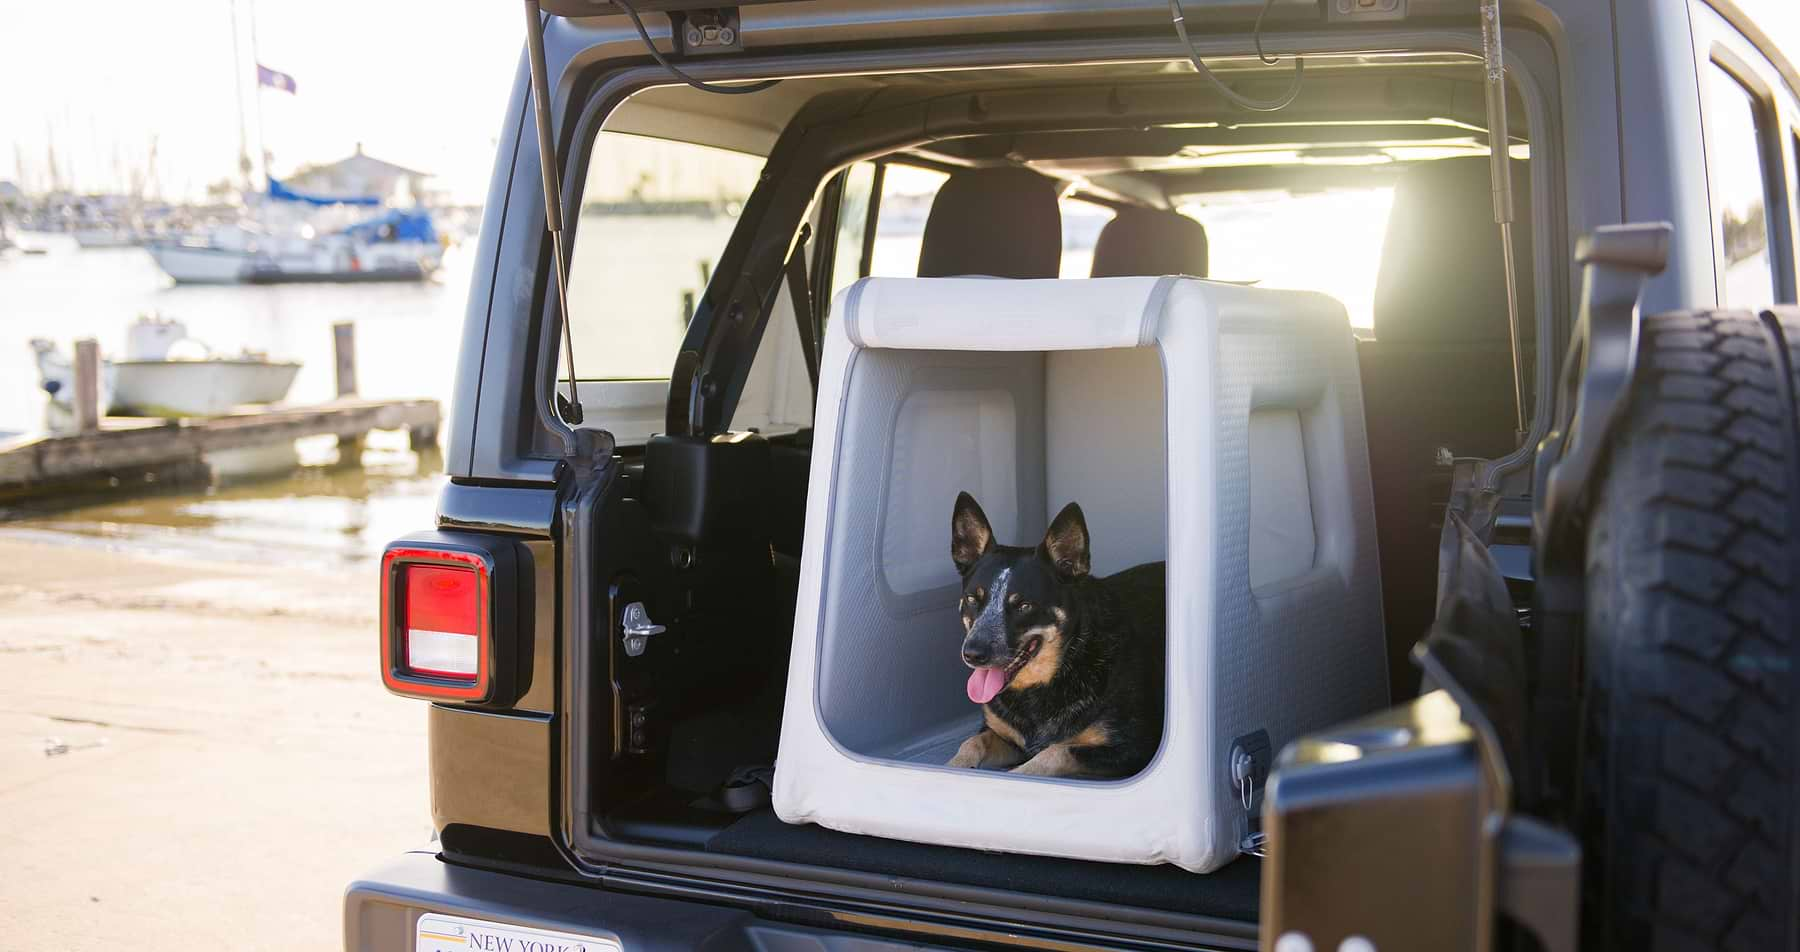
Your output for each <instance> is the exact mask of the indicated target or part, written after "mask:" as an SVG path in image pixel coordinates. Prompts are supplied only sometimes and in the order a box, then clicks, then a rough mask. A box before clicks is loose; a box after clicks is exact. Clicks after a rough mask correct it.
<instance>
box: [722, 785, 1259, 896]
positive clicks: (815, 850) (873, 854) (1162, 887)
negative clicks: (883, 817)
mask: <svg viewBox="0 0 1800 952" xmlns="http://www.w3.org/2000/svg"><path fill="white" fill-rule="evenodd" d="M706 849H707V851H708V852H712V853H725V854H730V855H734V856H750V857H755V858H758V859H770V860H780V861H783V862H789V863H804V864H806V865H810V866H827V867H833V868H837V869H854V870H862V871H866V872H872V873H880V874H882V875H885V876H892V877H894V878H897V879H915V880H927V881H936V882H950V883H960V884H963V885H968V886H980V887H985V888H989V889H1005V890H1011V891H1014V892H1023V893H1032V894H1036V895H1046V896H1063V897H1067V898H1070V899H1080V900H1084V901H1087V902H1103V903H1114V904H1118V905H1125V906H1139V907H1147V908H1152V909H1161V910H1165V911H1168V912H1179V913H1187V914H1191V915H1199V916H1213V917H1218V918H1222V919H1235V920H1239V921H1244V922H1254V921H1256V914H1257V901H1258V889H1259V886H1260V880H1261V875H1262V868H1261V864H1260V863H1259V862H1258V861H1257V860H1254V859H1249V858H1245V859H1240V860H1238V861H1237V862H1235V863H1232V864H1231V865H1229V866H1226V867H1225V868H1224V869H1221V870H1218V871H1216V872H1213V873H1208V874H1204V875H1202V874H1198V873H1190V872H1187V871H1186V870H1183V869H1180V868H1177V867H1174V866H1135V865H1129V864H1115V863H1091V862H1085V861H1081V860H1069V859H1056V858H1052V857H1046V856H1018V855H1012V854H1006V853H984V852H981V851H977V850H966V849H959V848H957V847H951V846H929V845H925V844H921V843H907V842H903V841H900V840H889V839H882V838H879V837H871V836H855V835H852V834H849V833H839V832H836V831H834V830H827V829H824V828H823V827H818V826H791V825H789V824H786V823H783V822H781V821H780V820H779V819H777V818H776V816H775V813H774V811H772V810H768V809H763V810H758V811H756V812H754V813H751V814H748V815H746V816H745V817H744V818H743V819H741V820H738V821H737V822H736V823H734V824H732V825H731V826H729V827H727V828H725V829H724V830H722V831H720V832H719V833H717V834H716V835H714V836H713V837H711V838H710V839H708V840H707V841H706Z"/></svg>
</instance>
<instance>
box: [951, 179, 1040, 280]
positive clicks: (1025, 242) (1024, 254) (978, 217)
mask: <svg viewBox="0 0 1800 952" xmlns="http://www.w3.org/2000/svg"><path fill="white" fill-rule="evenodd" d="M1061 265H1062V210H1061V209H1059V208H1058V207H1057V205H1056V186H1055V184H1053V183H1052V182H1051V181H1050V179H1048V178H1046V177H1044V176H1042V175H1039V174H1038V173H1036V172H1033V171H1031V170H1030V169H1023V168H1017V167H1013V166H1006V167H1001V168H981V169H960V170H958V171H956V172H955V173H953V174H951V176H950V177H949V178H948V179H946V180H945V181H944V184H943V185H942V186H940V187H939V188H938V193H937V197H936V198H934V199H932V201H931V214H930V215H929V216H927V217H926V219H925V236H924V238H923V239H921V243H920V246H919V277H921V278H948V277H956V276H958V275H976V274H979V275H986V276H988V277H995V278H1054V277H1056V275H1057V270H1058V268H1059V267H1060V266H1061Z"/></svg>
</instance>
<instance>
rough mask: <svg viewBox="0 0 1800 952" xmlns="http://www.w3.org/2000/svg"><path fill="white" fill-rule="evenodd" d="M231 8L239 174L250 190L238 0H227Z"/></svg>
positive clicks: (233, 82) (248, 148)
mask: <svg viewBox="0 0 1800 952" xmlns="http://www.w3.org/2000/svg"><path fill="white" fill-rule="evenodd" d="M225 6H226V7H227V8H228V9H230V10H231V91H232V92H234V93H236V94H237V119H238V175H240V176H242V177H243V179H244V190H245V191H249V190H250V133H249V132H248V131H246V127H245V125H244V44H243V43H242V42H241V41H240V40H239V39H238V19H237V0H225Z"/></svg>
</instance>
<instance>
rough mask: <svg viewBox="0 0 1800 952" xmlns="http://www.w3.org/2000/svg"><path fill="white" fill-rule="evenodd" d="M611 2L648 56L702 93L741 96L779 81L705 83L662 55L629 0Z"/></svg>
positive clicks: (759, 90)
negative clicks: (621, 13)
mask: <svg viewBox="0 0 1800 952" xmlns="http://www.w3.org/2000/svg"><path fill="white" fill-rule="evenodd" d="M613 3H615V4H617V5H618V7H619V9H621V10H624V11H625V15H626V16H628V17H630V18H631V25H632V26H635V27H637V32H638V36H639V37H640V38H642V39H643V41H644V48H645V49H647V50H649V51H650V58H651V59H654V60H656V62H657V63H658V64H660V65H661V66H662V68H663V69H666V70H668V71H669V72H670V73H671V74H673V75H674V76H675V78H676V79H679V80H681V81H682V82H684V83H687V84H688V85H689V86H692V87H694V88H695V89H698V90H700V91H701V92H703V93H718V94H720V95H722V96H742V95H744V94H745V93H760V92H762V91H763V90H765V89H768V88H769V87H770V86H773V85H775V84H776V83H779V82H781V80H779V79H765V80H763V81H762V82H760V83H751V84H749V85H747V86H720V85H718V84H717V83H707V82H702V81H700V80H698V79H695V78H694V77H692V76H689V75H688V74H686V73H684V72H682V71H681V70H680V69H678V68H677V67H676V66H675V64H674V63H671V62H669V61H668V60H667V59H666V58H664V57H663V55H662V53H661V52H659V51H658V50H657V48H656V44H655V43H654V42H652V41H651V39H650V31H649V30H646V29H644V20H643V18H642V17H640V16H638V12H637V9H636V8H634V7H633V6H632V5H631V3H630V2H629V0H613Z"/></svg>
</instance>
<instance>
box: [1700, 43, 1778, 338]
mask: <svg viewBox="0 0 1800 952" xmlns="http://www.w3.org/2000/svg"><path fill="white" fill-rule="evenodd" d="M1701 93H1702V96H1703V98H1704V104H1703V105H1704V110H1703V115H1704V118H1705V124H1706V181H1707V188H1708V191H1709V192H1710V193H1711V197H1712V226H1713V256H1714V260H1715V261H1716V262H1717V267H1718V269H1719V273H1720V278H1719V304H1720V305H1721V306H1733V307H1748V306H1756V305H1763V304H1772V303H1774V301H1775V272H1774V269H1773V262H1772V259H1771V256H1770V254H1769V247H1770V246H1769V220H1768V211H1767V208H1766V205H1765V200H1766V196H1767V194H1768V192H1767V182H1766V181H1765V179H1764V177H1763V149H1762V142H1761V130H1760V129H1759V128H1758V125H1759V124H1758V122H1757V109H1756V101H1755V100H1754V99H1752V98H1751V95H1750V91H1749V90H1748V89H1745V88H1744V86H1743V84H1742V83H1739V82H1738V81H1737V79H1736V77H1734V76H1732V75H1731V74H1730V73H1728V72H1726V71H1725V69H1724V68H1723V67H1721V66H1719V65H1718V64H1717V63H1710V64H1708V65H1707V68H1706V78H1705V80H1704V81H1703V84H1702V90H1701Z"/></svg>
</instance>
